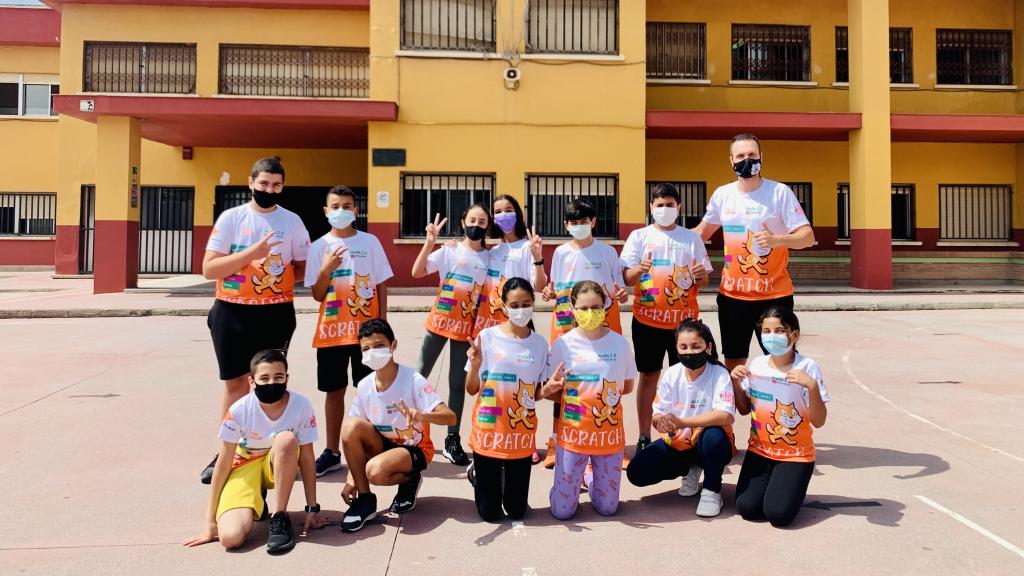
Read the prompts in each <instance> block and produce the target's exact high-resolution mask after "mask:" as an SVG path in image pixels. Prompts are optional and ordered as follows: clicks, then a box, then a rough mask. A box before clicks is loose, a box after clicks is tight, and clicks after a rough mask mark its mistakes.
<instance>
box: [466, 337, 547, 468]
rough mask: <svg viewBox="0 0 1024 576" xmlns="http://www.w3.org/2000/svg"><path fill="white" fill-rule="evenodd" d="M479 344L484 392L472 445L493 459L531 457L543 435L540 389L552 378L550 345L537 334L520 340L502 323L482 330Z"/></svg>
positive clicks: (477, 406)
mask: <svg viewBox="0 0 1024 576" xmlns="http://www.w3.org/2000/svg"><path fill="white" fill-rule="evenodd" d="M479 343H480V352H481V354H482V355H483V358H482V361H481V364H480V392H479V393H478V394H477V397H476V404H475V405H474V406H473V431H472V433H471V434H470V436H469V445H470V447H471V448H472V449H473V452H474V453H477V454H483V455H484V456H489V457H491V458H498V459H501V460H515V459H518V458H529V457H530V455H531V454H533V448H534V446H535V440H536V438H535V437H536V434H537V412H536V410H537V404H536V396H537V389H538V388H539V387H540V386H543V385H544V382H546V381H547V378H548V343H547V342H546V341H545V340H544V337H543V336H541V335H540V334H537V333H536V332H530V335H529V336H528V337H526V338H516V337H514V336H511V335H509V334H505V333H504V332H502V330H501V328H499V327H497V326H494V327H492V328H487V329H485V330H484V331H483V332H481V333H480V336H479ZM469 369H470V363H469V362H468V361H467V362H466V370H467V371H468V370H469Z"/></svg>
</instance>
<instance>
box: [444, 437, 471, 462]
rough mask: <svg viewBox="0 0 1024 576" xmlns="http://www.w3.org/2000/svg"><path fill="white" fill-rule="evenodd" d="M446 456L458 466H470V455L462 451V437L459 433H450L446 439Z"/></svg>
mask: <svg viewBox="0 0 1024 576" xmlns="http://www.w3.org/2000/svg"><path fill="white" fill-rule="evenodd" d="M442 454H444V457H445V458H447V459H448V460H449V461H450V462H451V463H452V464H455V465H456V466H469V456H466V453H465V452H463V451H462V439H461V438H459V435H458V434H449V435H448V437H447V438H445V439H444V452H442Z"/></svg>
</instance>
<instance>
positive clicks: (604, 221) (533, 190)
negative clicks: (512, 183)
mask: <svg viewBox="0 0 1024 576" xmlns="http://www.w3.org/2000/svg"><path fill="white" fill-rule="evenodd" d="M577 198H578V199H580V200H586V201H587V202H589V203H590V205H591V206H593V207H594V209H595V210H596V211H597V227H595V228H594V236H595V237H597V238H618V237H619V177H618V176H614V175H558V174H528V175H527V176H526V208H525V209H526V213H527V214H529V216H528V218H529V220H530V222H531V226H532V227H533V229H534V231H535V232H536V233H537V234H540V235H541V236H543V237H545V238H568V237H569V232H568V231H566V229H565V218H564V216H565V205H566V204H567V203H569V201H570V200H575V199H577Z"/></svg>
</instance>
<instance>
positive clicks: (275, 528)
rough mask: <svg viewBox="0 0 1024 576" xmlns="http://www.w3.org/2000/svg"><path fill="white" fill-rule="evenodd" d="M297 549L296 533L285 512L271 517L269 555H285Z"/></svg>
mask: <svg viewBox="0 0 1024 576" xmlns="http://www.w3.org/2000/svg"><path fill="white" fill-rule="evenodd" d="M292 548H295V533H294V532H292V520H291V518H289V517H288V513H287V512H285V511H283V510H282V511H281V512H278V513H277V514H274V515H273V516H271V517H270V534H269V535H268V536H267V554H284V553H285V552H287V551H289V550H291V549H292Z"/></svg>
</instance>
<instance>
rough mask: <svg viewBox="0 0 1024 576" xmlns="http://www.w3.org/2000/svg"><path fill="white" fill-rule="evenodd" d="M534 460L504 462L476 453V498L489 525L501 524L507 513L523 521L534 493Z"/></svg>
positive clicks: (481, 513)
mask: <svg viewBox="0 0 1024 576" xmlns="http://www.w3.org/2000/svg"><path fill="white" fill-rule="evenodd" d="M532 467H533V461H532V459H531V458H530V457H529V456H527V457H526V458H518V459H516V460H500V459H498V458H491V457H490V456H484V455H483V454H477V453H476V452H474V453H473V468H474V469H475V470H476V484H475V485H474V486H473V497H474V499H475V500H476V511H477V512H478V513H479V514H480V518H482V519H483V520H484V521H485V522H497V521H499V520H501V517H502V506H503V505H504V508H505V514H506V515H508V517H509V518H511V519H512V520H519V519H520V518H522V517H523V515H525V514H526V508H527V499H528V497H529V494H530V469H531V468H532Z"/></svg>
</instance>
